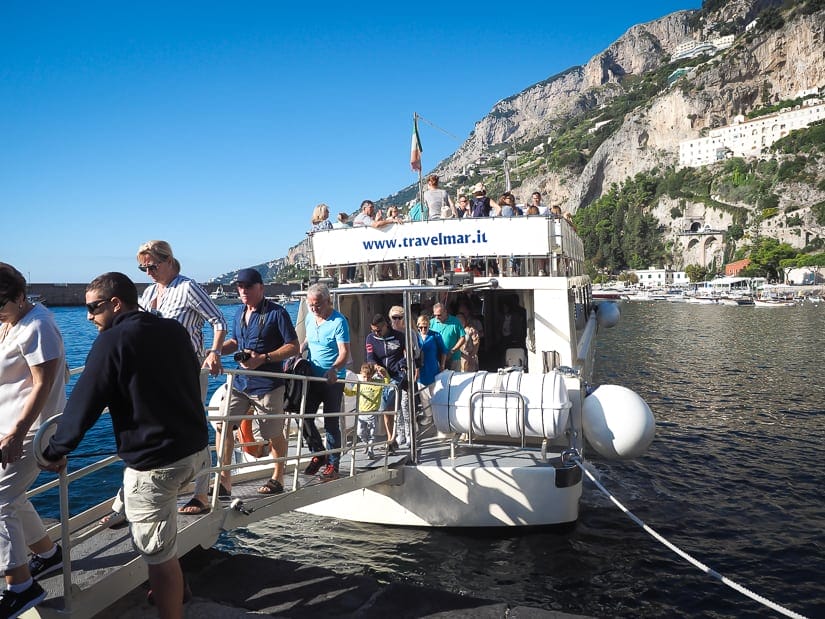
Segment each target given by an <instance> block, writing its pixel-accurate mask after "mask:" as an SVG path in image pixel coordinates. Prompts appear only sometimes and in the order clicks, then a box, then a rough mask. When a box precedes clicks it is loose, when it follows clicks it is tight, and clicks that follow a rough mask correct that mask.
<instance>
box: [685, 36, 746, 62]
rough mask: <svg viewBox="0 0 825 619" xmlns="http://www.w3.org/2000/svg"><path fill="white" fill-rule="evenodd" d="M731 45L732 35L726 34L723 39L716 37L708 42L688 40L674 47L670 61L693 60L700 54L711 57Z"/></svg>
mask: <svg viewBox="0 0 825 619" xmlns="http://www.w3.org/2000/svg"><path fill="white" fill-rule="evenodd" d="M731 45H733V35H732V34H727V35H725V36H723V37H716V38H715V39H710V40H709V41H694V40H692V39H689V40H687V41H682V42H681V43H679V44H678V45H677V46H676V51H674V52H673V57H672V58H671V61H675V60H682V59H684V58H695V57H696V56H699V55H701V54H708V55H710V56H713V55H714V54H718V53H719V52H721V51H722V50H723V49H727V48H729V47H730V46H731Z"/></svg>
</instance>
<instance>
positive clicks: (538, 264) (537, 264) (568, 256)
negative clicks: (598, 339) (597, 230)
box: [311, 215, 584, 276]
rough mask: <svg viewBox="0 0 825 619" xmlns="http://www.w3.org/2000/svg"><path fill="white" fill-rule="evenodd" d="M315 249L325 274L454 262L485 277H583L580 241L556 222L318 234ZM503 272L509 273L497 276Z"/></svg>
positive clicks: (446, 223) (426, 224) (478, 222)
mask: <svg viewBox="0 0 825 619" xmlns="http://www.w3.org/2000/svg"><path fill="white" fill-rule="evenodd" d="M311 245H312V257H313V265H314V266H315V267H317V268H319V269H327V270H329V269H333V268H346V267H353V266H355V267H357V266H359V265H367V264H368V265H373V266H374V265H381V264H383V265H387V266H390V265H396V264H412V263H414V262H416V261H419V262H420V261H422V260H433V259H438V260H440V261H442V262H444V263H445V264H447V263H448V261H451V262H450V263H449V268H450V270H452V268H453V267H454V266H455V267H458V268H460V269H467V270H471V269H472V268H473V266H472V265H491V268H490V269H487V271H485V273H489V271H490V270H491V269H495V272H496V274H498V275H505V274H506V275H539V274H541V275H555V276H573V275H582V274H583V273H584V248H583V245H582V241H581V239H580V238H579V236H578V234H576V232H575V230H574V229H573V227H572V226H571V225H570V223H569V222H567V221H566V220H564V219H559V218H556V217H552V216H541V215H535V216H525V217H481V218H466V217H465V218H463V219H436V220H430V221H413V222H404V223H401V224H391V225H387V226H384V227H381V228H374V227H371V226H369V227H367V226H361V227H353V228H336V229H332V230H323V231H320V232H315V233H314V234H313V235H312V237H311ZM513 260H519V261H524V266H523V268H522V265H521V263H519V268H517V269H510V268H509V265H510V264H511V263H512V261H513ZM507 261H510V262H507ZM493 265H494V266H493ZM502 267H504V268H506V269H507V272H506V273H500V272H499V269H500V268H502ZM540 272H541V273H540ZM419 274H420V273H419ZM411 276H412V274H411Z"/></svg>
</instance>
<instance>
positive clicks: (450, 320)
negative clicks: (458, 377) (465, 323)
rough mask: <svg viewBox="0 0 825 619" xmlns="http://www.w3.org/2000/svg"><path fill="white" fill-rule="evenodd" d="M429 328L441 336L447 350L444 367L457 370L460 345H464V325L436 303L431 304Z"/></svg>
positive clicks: (459, 359)
mask: <svg viewBox="0 0 825 619" xmlns="http://www.w3.org/2000/svg"><path fill="white" fill-rule="evenodd" d="M430 330H431V331H435V332H436V333H438V334H439V335H440V336H441V339H442V340H444V345H445V346H446V347H447V349H448V351H449V352H448V354H447V363H446V367H445V368H444V369H445V370H458V369H459V365H460V362H461V347H462V346H463V345H464V327H462V326H461V323H460V322H459V321H458V318H456V317H455V316H451V315H450V313H449V312H448V311H447V308H446V307H445V306H444V305H443V304H441V303H436V304H435V305H433V317H432V319H431V320H430Z"/></svg>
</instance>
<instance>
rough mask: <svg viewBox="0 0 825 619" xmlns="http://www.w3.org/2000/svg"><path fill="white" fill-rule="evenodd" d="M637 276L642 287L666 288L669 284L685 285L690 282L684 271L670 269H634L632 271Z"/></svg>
mask: <svg viewBox="0 0 825 619" xmlns="http://www.w3.org/2000/svg"><path fill="white" fill-rule="evenodd" d="M633 272H634V273H635V274H636V277H638V278H639V286H640V287H642V288H668V287H670V286H687V285H688V284H689V283H690V279H688V277H687V275H685V272H684V271H673V270H671V269H653V268H647V269H636V270H635V271H633Z"/></svg>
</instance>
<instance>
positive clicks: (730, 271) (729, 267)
mask: <svg viewBox="0 0 825 619" xmlns="http://www.w3.org/2000/svg"><path fill="white" fill-rule="evenodd" d="M750 263H751V260H750V258H744V259H743V260H737V261H736V262H728V263H727V264H726V265H725V277H736V276H737V275H739V274H740V273H741V272H742V271H743V270H744V269H746V268H748V266H750Z"/></svg>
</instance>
